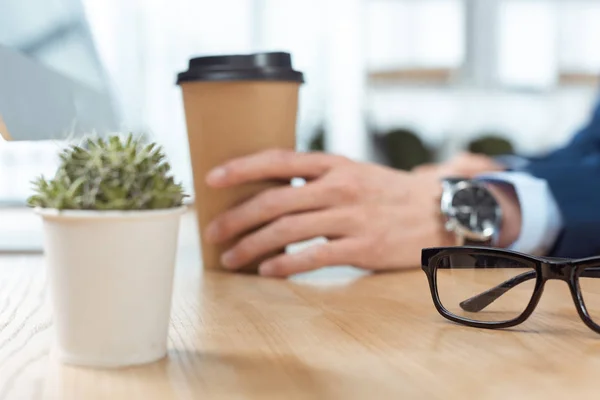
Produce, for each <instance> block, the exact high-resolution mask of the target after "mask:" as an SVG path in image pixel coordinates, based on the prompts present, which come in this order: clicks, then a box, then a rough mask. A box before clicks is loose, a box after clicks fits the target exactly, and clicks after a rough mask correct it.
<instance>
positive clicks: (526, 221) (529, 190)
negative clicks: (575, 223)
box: [477, 172, 563, 255]
mask: <svg viewBox="0 0 600 400" xmlns="http://www.w3.org/2000/svg"><path fill="white" fill-rule="evenodd" d="M477 179H479V180H483V181H486V182H499V183H505V184H506V183H507V184H510V185H512V186H513V188H514V190H515V193H516V195H517V199H518V201H519V204H520V206H521V234H520V236H519V238H518V239H517V240H516V241H515V242H514V243H513V244H512V245H511V246H510V247H509V249H511V250H514V251H518V252H522V253H528V254H535V255H545V254H547V253H548V252H549V251H550V250H551V249H552V247H553V246H554V244H555V243H556V239H557V238H558V235H559V234H560V231H561V229H562V227H563V222H562V216H561V214H560V209H559V208H558V206H557V204H556V200H555V199H554V196H553V195H552V192H551V191H550V188H549V187H548V183H547V182H546V181H545V180H544V179H539V178H536V177H534V176H531V175H529V174H527V173H524V172H494V173H489V174H485V175H480V176H478V177H477Z"/></svg>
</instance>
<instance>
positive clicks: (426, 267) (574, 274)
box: [421, 246, 600, 333]
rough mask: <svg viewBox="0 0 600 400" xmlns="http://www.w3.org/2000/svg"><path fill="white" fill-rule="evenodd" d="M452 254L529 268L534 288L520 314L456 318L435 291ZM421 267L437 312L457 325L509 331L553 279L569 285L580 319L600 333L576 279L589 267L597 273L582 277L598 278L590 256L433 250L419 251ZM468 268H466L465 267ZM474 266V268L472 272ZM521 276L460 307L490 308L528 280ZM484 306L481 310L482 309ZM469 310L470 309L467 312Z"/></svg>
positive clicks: (599, 262) (526, 315)
mask: <svg viewBox="0 0 600 400" xmlns="http://www.w3.org/2000/svg"><path fill="white" fill-rule="evenodd" d="M453 255H476V256H486V255H487V256H493V257H498V258H505V259H508V260H513V261H516V262H518V263H520V264H521V265H522V266H525V267H530V268H531V269H532V271H535V279H536V282H535V288H534V290H533V294H532V296H531V299H530V300H529V303H528V304H527V307H526V308H525V309H524V310H523V312H522V313H521V314H520V315H519V316H518V317H516V318H514V319H511V320H508V321H488V322H485V321H477V320H473V319H469V318H464V317H460V316H457V315H455V314H453V313H451V312H450V311H448V310H447V309H446V308H445V307H444V306H443V304H442V302H441V301H440V297H439V294H438V288H437V269H438V266H439V263H440V261H441V260H443V259H444V258H445V257H448V256H453ZM421 266H422V269H423V271H424V272H425V274H426V275H427V279H428V281H429V289H430V291H431V297H432V299H433V304H434V305H435V308H436V309H437V311H438V312H439V313H440V314H441V315H442V316H443V317H444V318H446V319H448V320H450V321H453V322H457V323H459V324H463V325H467V326H471V327H475V328H486V329H502V328H510V327H513V326H516V325H519V324H521V323H523V322H524V321H525V320H527V318H529V317H530V316H531V314H532V313H533V311H534V310H535V308H536V307H537V305H538V303H539V301H540V299H541V297H542V294H543V292H544V285H545V284H546V282H547V281H548V280H551V279H556V280H561V281H564V282H566V283H567V284H568V285H569V289H570V292H571V297H572V298H573V302H574V303H575V308H576V309H577V313H578V314H579V317H580V318H581V319H582V320H583V322H584V323H585V324H586V325H587V326H588V327H589V328H590V329H592V330H593V331H594V332H596V333H600V325H598V324H596V323H595V322H594V321H593V320H592V318H591V317H590V315H589V313H588V311H587V308H586V306H585V302H584V299H583V295H582V293H581V288H580V287H579V277H580V276H581V275H582V273H583V272H584V271H585V270H586V269H589V268H594V267H597V268H598V271H592V273H589V272H590V271H587V272H588V273H586V275H585V276H592V277H598V278H600V257H591V258H584V259H565V258H553V257H537V256H532V255H528V254H523V253H519V252H515V251H510V250H504V249H496V248H489V247H476V246H459V247H458V246H457V247H433V248H426V249H423V250H422V252H421ZM467 268H468V267H467ZM475 268H476V267H473V269H475ZM525 274H528V273H524V274H521V275H519V276H517V277H514V278H512V279H509V280H507V281H506V282H503V283H501V284H500V285H498V286H496V287H495V288H491V289H490V290H488V291H486V292H483V293H481V294H479V295H476V296H474V297H472V298H470V299H466V300H465V301H463V302H462V303H460V304H461V307H463V309H464V306H465V305H467V307H471V310H472V311H475V312H477V311H480V310H482V309H483V308H485V307H486V306H487V305H489V304H490V303H491V302H492V301H494V300H495V299H496V298H498V297H499V296H501V295H502V294H504V293H505V292H506V291H508V290H510V289H511V288H512V287H515V286H516V285H518V284H520V283H522V282H524V281H526V280H529V279H533V277H530V278H525V279H523V278H519V277H524V276H525ZM481 305H483V307H481ZM468 311H470V310H468Z"/></svg>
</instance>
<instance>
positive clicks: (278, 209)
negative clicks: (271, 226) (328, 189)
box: [206, 184, 327, 243]
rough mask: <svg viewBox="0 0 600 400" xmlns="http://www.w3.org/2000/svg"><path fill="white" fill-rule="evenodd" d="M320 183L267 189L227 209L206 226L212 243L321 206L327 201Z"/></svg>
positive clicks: (208, 237)
mask: <svg viewBox="0 0 600 400" xmlns="http://www.w3.org/2000/svg"><path fill="white" fill-rule="evenodd" d="M323 193H324V191H323V189H322V188H321V187H320V185H318V184H308V185H305V186H302V187H291V186H287V187H280V188H274V189H268V190H265V191H263V192H261V193H259V194H258V195H256V196H255V197H254V198H252V199H250V200H248V201H247V202H245V203H243V204H241V205H239V206H237V207H235V208H233V209H231V210H229V211H227V212H225V213H224V214H222V215H221V216H219V217H217V218H216V219H215V220H214V221H213V222H211V223H210V224H209V226H208V228H207V229H206V239H207V240H208V241H209V242H211V243H221V242H226V241H228V240H231V239H233V238H235V237H237V236H239V235H241V234H243V233H244V232H247V231H249V230H252V229H255V228H257V227H259V226H263V225H265V224H266V223H268V222H270V221H273V220H275V219H276V218H279V217H282V216H284V215H286V214H296V213H300V212H306V211H312V210H317V209H319V208H323V207H325V206H326V204H327V199H326V198H324V196H323Z"/></svg>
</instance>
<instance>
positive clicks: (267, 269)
mask: <svg viewBox="0 0 600 400" xmlns="http://www.w3.org/2000/svg"><path fill="white" fill-rule="evenodd" d="M274 267H275V266H274V265H273V264H271V263H268V262H265V263H262V264H260V265H259V266H258V273H259V274H260V275H262V276H271V275H273V274H274V273H275V268H274Z"/></svg>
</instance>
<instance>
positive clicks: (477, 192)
mask: <svg viewBox="0 0 600 400" xmlns="http://www.w3.org/2000/svg"><path fill="white" fill-rule="evenodd" d="M450 211H451V214H452V215H453V216H454V217H455V218H456V219H457V220H458V222H459V223H460V224H461V225H462V226H464V227H466V228H467V229H468V230H470V231H472V232H477V233H484V232H485V231H487V230H490V229H494V228H495V227H496V226H497V224H498V223H499V213H498V203H497V202H496V199H494V197H493V196H492V194H491V193H490V192H489V191H488V190H487V189H485V188H484V187H481V186H469V187H466V188H463V189H460V190H458V191H457V192H456V193H455V194H454V197H453V198H452V203H451V205H450Z"/></svg>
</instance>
